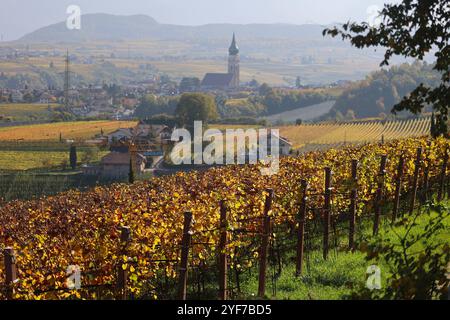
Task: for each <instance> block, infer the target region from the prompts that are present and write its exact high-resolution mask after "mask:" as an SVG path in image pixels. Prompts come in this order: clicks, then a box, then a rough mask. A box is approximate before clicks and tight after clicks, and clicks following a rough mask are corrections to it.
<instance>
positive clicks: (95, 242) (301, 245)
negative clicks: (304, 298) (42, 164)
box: [0, 122, 450, 299]
mask: <svg viewBox="0 0 450 320" xmlns="http://www.w3.org/2000/svg"><path fill="white" fill-rule="evenodd" d="M423 126H424V127H425V126H426V124H423ZM350 127H351V125H349V128H350ZM355 127H357V126H355ZM412 127H417V126H416V124H414V123H412V124H411V123H408V122H406V123H402V124H398V123H397V124H393V125H392V126H391V127H390V128H391V129H390V130H391V131H384V132H385V133H386V137H387V138H388V137H389V135H388V134H387V132H394V131H395V130H397V131H400V132H405V134H406V132H410V133H414V132H416V131H414V130H417V129H412ZM321 130H322V131H327V130H324V128H322V129H321ZM377 130H378V129H376V128H375V124H374V129H373V130H372V131H373V132H376V131H377ZM356 131H358V130H356V129H355V132H356ZM359 131H361V132H359V133H358V134H359V136H357V138H358V139H361V140H363V139H364V137H366V135H367V130H365V131H364V132H362V130H360V129H359ZM378 132H380V131H378ZM374 134H375V133H374ZM449 147H450V144H449V141H448V140H446V139H443V138H440V139H436V140H427V139H425V138H417V139H404V140H395V141H392V142H386V143H384V144H381V143H375V144H366V145H361V146H356V147H355V146H353V147H347V148H342V149H338V150H336V149H330V150H328V151H327V152H311V153H307V154H305V155H303V156H302V157H288V158H283V159H282V160H281V164H280V170H279V172H278V173H277V174H276V175H273V176H262V175H261V174H260V170H259V169H260V167H261V166H262V164H259V165H254V166H250V165H245V166H227V167H223V168H213V169H210V170H208V171H206V172H202V173H199V172H190V173H178V174H176V175H174V176H169V177H163V178H155V179H153V180H151V181H149V182H138V183H135V184H133V185H125V184H116V185H112V186H109V187H97V188H95V189H93V190H91V191H88V192H80V191H69V192H66V193H62V194H59V195H57V196H54V197H47V198H42V199H39V200H34V201H13V202H8V203H2V204H1V207H0V246H1V247H2V249H4V250H2V252H3V257H2V260H3V258H4V259H5V262H6V263H5V264H0V283H1V284H4V285H2V287H1V288H2V291H1V292H2V293H1V295H2V298H9V299H68V298H86V299H111V298H117V299H127V298H146V299H170V298H181V299H184V298H186V297H187V298H189V297H192V296H193V291H196V292H197V294H198V295H195V297H201V296H202V294H203V295H204V294H205V292H207V291H208V288H206V287H205V281H206V280H208V279H207V278H213V279H215V280H214V281H216V283H218V285H217V287H215V288H213V289H211V290H213V291H214V292H215V294H217V295H218V296H220V297H221V298H239V297H240V295H239V293H240V292H239V291H240V283H239V274H242V273H243V272H246V270H250V269H251V268H252V266H255V265H257V266H258V268H259V287H258V292H255V294H256V293H257V294H258V296H261V297H262V296H264V294H265V290H266V271H267V261H268V259H269V256H271V257H272V256H275V257H276V256H277V252H281V251H287V250H294V251H295V252H296V261H297V269H296V272H297V273H298V274H299V273H301V272H302V268H303V260H304V255H305V254H307V252H308V250H310V249H311V245H317V246H319V247H320V248H321V249H322V250H323V258H324V259H327V256H328V254H329V252H330V250H333V247H334V246H337V245H338V244H337V242H335V240H336V239H337V236H338V235H339V234H341V235H342V234H345V237H346V239H348V243H347V244H346V246H347V247H348V248H350V249H352V248H354V246H355V235H356V234H357V232H358V228H359V225H360V224H362V223H370V225H371V226H373V233H374V234H375V233H377V232H378V229H379V227H380V225H381V223H383V222H382V221H384V220H386V219H387V220H389V221H391V220H395V219H396V218H397V217H398V216H401V215H403V214H408V213H409V212H412V211H413V210H415V209H416V208H417V207H419V206H420V205H421V203H422V201H425V200H426V199H429V198H431V197H433V196H436V197H437V198H439V199H442V198H443V197H444V196H446V195H447V193H448V192H449V191H450V189H449V186H448V184H449V179H448V173H447V171H448V157H449V155H448V150H449ZM445 190H447V191H445ZM392 203H393V207H389V208H390V209H389V210H386V204H392ZM305 243H306V244H308V243H309V246H308V245H306V246H305ZM269 249H270V250H269ZM72 265H74V266H79V268H80V269H81V272H82V288H81V289H80V290H69V289H68V288H67V287H66V283H65V281H66V278H67V274H66V271H67V267H68V266H72ZM279 265H280V268H281V265H282V264H281V263H279ZM231 273H233V277H231V276H229V277H227V275H229V274H231ZM293 276H294V275H293ZM194 283H195V286H194ZM194 287H195V290H194ZM189 288H191V290H189ZM217 295H216V297H217Z"/></svg>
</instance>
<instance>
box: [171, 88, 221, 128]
mask: <svg viewBox="0 0 450 320" xmlns="http://www.w3.org/2000/svg"><path fill="white" fill-rule="evenodd" d="M175 114H176V116H177V119H178V122H179V124H180V125H181V126H185V127H186V128H187V129H193V127H194V121H203V124H204V125H206V124H208V122H209V121H211V120H215V119H217V118H218V113H217V106H216V103H215V101H214V98H213V97H212V96H210V95H206V94H202V93H185V94H183V95H182V96H181V98H180V102H179V103H178V105H177V109H176V111H175Z"/></svg>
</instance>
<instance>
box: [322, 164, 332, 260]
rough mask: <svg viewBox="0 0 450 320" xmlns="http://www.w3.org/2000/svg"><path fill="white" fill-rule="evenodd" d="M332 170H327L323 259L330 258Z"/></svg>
mask: <svg viewBox="0 0 450 320" xmlns="http://www.w3.org/2000/svg"><path fill="white" fill-rule="evenodd" d="M331 175H332V171H331V168H329V167H327V168H325V204H324V228H323V258H324V259H325V260H326V259H327V258H328V251H329V243H330V225H331Z"/></svg>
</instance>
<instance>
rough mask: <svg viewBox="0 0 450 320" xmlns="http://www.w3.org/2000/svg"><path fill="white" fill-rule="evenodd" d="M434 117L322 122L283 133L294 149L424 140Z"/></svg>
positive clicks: (283, 128)
mask: <svg viewBox="0 0 450 320" xmlns="http://www.w3.org/2000/svg"><path fill="white" fill-rule="evenodd" d="M430 126H431V122H430V118H420V119H412V120H399V121H387V122H382V121H370V122H353V123H345V124H338V123H321V124H305V125H300V126H284V127H280V128H279V129H280V134H281V135H282V136H284V137H286V138H288V139H289V140H290V141H291V142H292V143H293V147H294V148H301V147H303V146H305V145H307V144H313V145H333V144H343V143H344V144H345V143H363V142H375V141H381V140H382V139H383V138H384V140H385V141H388V140H392V139H401V138H409V137H421V136H426V135H429V133H430Z"/></svg>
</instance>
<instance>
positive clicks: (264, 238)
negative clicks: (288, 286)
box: [258, 189, 273, 298]
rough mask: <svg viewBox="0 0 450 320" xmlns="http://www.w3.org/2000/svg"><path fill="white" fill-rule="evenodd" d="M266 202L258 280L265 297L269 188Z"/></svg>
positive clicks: (270, 192)
mask: <svg viewBox="0 0 450 320" xmlns="http://www.w3.org/2000/svg"><path fill="white" fill-rule="evenodd" d="M266 192H267V193H268V195H267V196H266V200H265V204H264V216H263V226H262V227H263V230H262V232H263V234H262V240H261V248H260V250H259V281H258V296H259V297H260V298H263V297H264V296H265V294H266V272H267V253H268V250H269V238H270V216H269V212H270V210H271V208H272V200H273V190H272V189H267V190H266Z"/></svg>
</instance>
